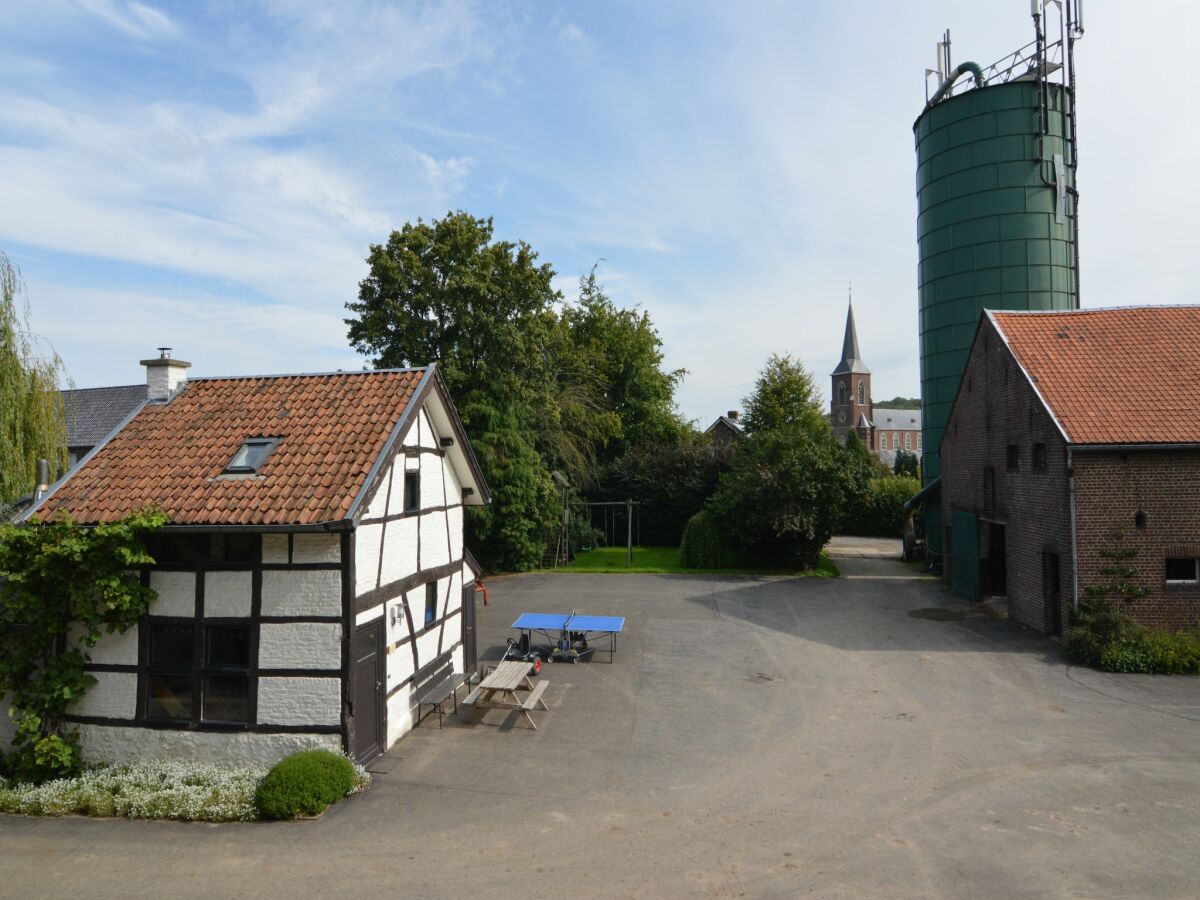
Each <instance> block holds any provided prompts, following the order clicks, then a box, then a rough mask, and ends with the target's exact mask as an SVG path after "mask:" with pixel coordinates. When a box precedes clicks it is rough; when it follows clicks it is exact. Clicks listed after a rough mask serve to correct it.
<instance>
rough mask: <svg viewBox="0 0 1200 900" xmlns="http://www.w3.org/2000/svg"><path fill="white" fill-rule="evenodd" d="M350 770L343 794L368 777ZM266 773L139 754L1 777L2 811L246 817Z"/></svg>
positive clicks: (364, 783) (209, 819)
mask: <svg viewBox="0 0 1200 900" xmlns="http://www.w3.org/2000/svg"><path fill="white" fill-rule="evenodd" d="M354 771H355V775H356V778H355V784H354V787H353V788H352V789H351V791H350V792H349V793H348V794H347V795H346V796H352V795H354V794H358V793H361V792H362V791H363V790H365V789H366V787H367V785H368V784H369V783H370V780H371V776H370V775H368V774H367V772H366V770H364V769H363V768H362V767H361V766H359V765H355V767H354ZM266 774H267V770H266V769H263V768H255V767H236V768H235V767H229V766H215V765H209V764H206V763H194V762H171V761H167V760H143V761H139V762H134V763H128V764H126V765H121V766H113V767H111V768H97V769H92V770H90V771H87V772H84V773H83V774H82V775H78V776H76V777H75V778H63V779H59V780H57V781H48V782H46V783H45V784H40V785H30V784H11V783H9V782H6V781H5V780H4V779H0V812H6V813H16V814H18V815H22V814H23V815H29V816H69V815H81V816H124V817H128V818H130V819H179V820H181V821H189V822H190V821H195V822H249V821H252V820H254V819H257V818H259V815H258V810H257V809H256V808H255V805H254V791H255V789H256V788H257V787H258V783H259V782H260V781H262V779H263V777H264V776H265V775H266Z"/></svg>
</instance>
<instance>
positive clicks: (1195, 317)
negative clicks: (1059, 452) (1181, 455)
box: [991, 306, 1200, 444]
mask: <svg viewBox="0 0 1200 900" xmlns="http://www.w3.org/2000/svg"><path fill="white" fill-rule="evenodd" d="M991 316H992V319H993V321H994V322H995V323H996V325H997V327H998V328H999V329H1000V332H1001V334H1002V335H1003V336H1004V338H1005V339H1006V340H1007V341H1008V345H1009V347H1010V348H1011V349H1012V352H1013V355H1014V356H1015V357H1016V359H1017V361H1018V362H1019V363H1020V364H1021V365H1022V367H1023V368H1024V369H1025V371H1026V372H1027V373H1028V374H1029V375H1030V377H1031V378H1033V379H1034V384H1035V386H1036V387H1037V389H1038V391H1040V392H1041V395H1042V397H1043V398H1044V399H1045V401H1046V404H1047V406H1049V408H1050V411H1051V413H1053V415H1054V416H1055V418H1057V419H1058V422H1059V424H1060V425H1061V426H1062V428H1063V430H1064V431H1065V432H1066V433H1067V437H1068V439H1069V440H1070V441H1071V443H1074V444H1193V443H1200V307H1197V306H1186V307H1177V306H1146V307H1139V308H1130V309H1094V310H1078V311H1074V312H1044V313H1018V312H996V313H992V314H991Z"/></svg>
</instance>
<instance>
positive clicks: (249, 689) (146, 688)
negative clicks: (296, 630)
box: [138, 616, 258, 730]
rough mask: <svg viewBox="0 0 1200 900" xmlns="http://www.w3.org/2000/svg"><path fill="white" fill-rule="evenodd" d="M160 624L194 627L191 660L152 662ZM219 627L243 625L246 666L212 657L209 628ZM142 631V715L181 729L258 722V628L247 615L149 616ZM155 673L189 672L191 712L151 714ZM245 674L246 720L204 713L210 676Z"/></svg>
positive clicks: (157, 723) (146, 719)
mask: <svg viewBox="0 0 1200 900" xmlns="http://www.w3.org/2000/svg"><path fill="white" fill-rule="evenodd" d="M159 627H188V628H190V629H191V630H192V656H191V660H190V664H189V665H188V666H184V665H155V664H152V663H151V662H150V653H151V649H152V647H153V645H154V630H155V629H156V628H159ZM216 628H242V629H245V632H246V664H245V665H244V666H229V665H216V664H213V663H210V662H209V661H208V655H209V632H210V630H211V629H216ZM140 630H141V633H142V634H144V636H145V637H144V640H143V641H142V644H143V648H142V653H141V665H140V666H139V669H140V670H141V675H142V677H141V678H140V679H139V686H138V687H139V697H138V712H139V715H138V719H139V720H140V721H142V722H146V723H148V724H153V725H155V726H159V727H170V726H174V727H176V728H179V729H181V730H186V729H195V728H234V729H237V728H248V727H250V726H252V725H254V724H255V722H254V719H255V705H256V704H255V702H254V698H255V697H256V696H257V690H258V685H257V674H256V671H255V665H254V657H255V655H256V654H255V643H256V641H255V629H254V625H253V623H252V622H251V621H250V620H249V619H245V618H213V619H200V618H195V617H191V618H189V617H187V616H180V617H174V616H147V617H146V618H145V619H143V620H142V625H141V629H140ZM154 675H174V676H176V677H182V676H184V675H187V676H188V677H189V678H190V680H191V688H192V703H191V715H190V716H189V718H187V719H182V718H167V717H160V716H152V715H150V712H149V709H150V682H151V677H152V676H154ZM222 676H226V677H242V676H244V677H245V678H246V718H245V720H240V719H237V720H231V719H209V718H205V716H204V695H205V691H206V680H207V679H208V678H212V677H218V678H219V677H222Z"/></svg>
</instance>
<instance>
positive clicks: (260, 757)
mask: <svg viewBox="0 0 1200 900" xmlns="http://www.w3.org/2000/svg"><path fill="white" fill-rule="evenodd" d="M76 727H78V729H79V737H80V741H81V742H82V744H83V746H84V747H85V749H86V752H87V755H88V759H90V760H94V761H96V762H107V763H119V762H127V761H129V760H130V759H134V758H139V757H140V758H144V759H185V760H186V759H190V760H204V761H206V762H214V763H222V764H226V765H259V766H263V767H264V768H265V767H269V766H272V765H274V764H275V763H277V762H279V760H281V759H283V758H284V757H285V756H287V755H288V754H291V753H295V752H297V751H299V750H310V749H313V748H317V747H321V748H324V749H326V750H332V751H333V752H334V753H340V752H341V749H342V738H341V735H338V734H254V733H251V732H213V731H174V730H168V729H161V730H159V729H148V728H123V727H120V726H110V725H90V724H83V725H78V726H76Z"/></svg>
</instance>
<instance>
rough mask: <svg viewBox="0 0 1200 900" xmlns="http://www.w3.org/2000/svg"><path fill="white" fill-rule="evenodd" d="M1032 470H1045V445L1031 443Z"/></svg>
mask: <svg viewBox="0 0 1200 900" xmlns="http://www.w3.org/2000/svg"><path fill="white" fill-rule="evenodd" d="M1033 470H1034V471H1035V472H1045V471H1046V445H1045V444H1034V445H1033Z"/></svg>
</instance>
